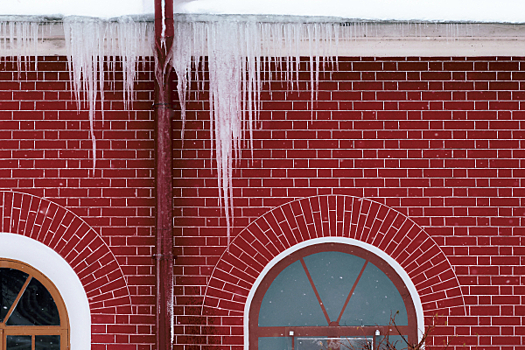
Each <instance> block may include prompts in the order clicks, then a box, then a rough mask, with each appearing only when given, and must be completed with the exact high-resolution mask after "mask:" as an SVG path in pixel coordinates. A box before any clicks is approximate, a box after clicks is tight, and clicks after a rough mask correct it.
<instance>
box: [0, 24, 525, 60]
mask: <svg viewBox="0 0 525 350" xmlns="http://www.w3.org/2000/svg"><path fill="white" fill-rule="evenodd" d="M153 20H154V17H153V15H152V14H145V15H135V16H122V17H117V18H109V19H101V18H96V17H79V16H66V17H64V16H59V15H56V16H0V56H13V55H16V52H14V51H13V50H12V49H11V48H10V45H9V40H10V37H9V34H8V33H7V32H6V30H7V29H6V28H7V27H8V26H6V24H7V23H9V22H17V23H28V22H29V23H32V24H33V25H34V24H35V23H37V24H38V25H39V26H41V27H44V28H41V30H40V32H41V33H42V35H43V40H40V41H39V42H38V43H37V44H36V45H35V46H33V47H34V48H35V50H36V51H35V52H36V55H38V56H58V55H65V54H66V52H65V44H64V29H63V23H64V21H66V22H77V21H78V22H91V21H95V22H97V21H100V22H127V21H132V22H153ZM175 21H176V22H181V23H197V22H199V23H207V22H231V23H236V22H239V23H241V22H246V23H268V24H272V23H273V24H275V25H284V24H292V23H306V24H308V23H319V24H323V23H324V24H326V23H333V24H335V25H336V27H337V25H339V27H340V28H341V32H342V33H346V34H344V35H346V37H345V36H341V37H340V38H339V43H338V51H337V53H338V55H339V56H378V57H382V56H403V57H404V56H525V24H516V23H515V24H503V23H460V22H422V21H418V22H407V21H364V20H361V19H349V18H343V17H322V16H321V17H313V16H277V15H223V14H220V15H210V14H175ZM2 23H3V27H2ZM339 27H338V28H339ZM303 46H304V50H303V51H302V52H304V54H305V56H308V54H309V52H308V47H307V46H308V45H303ZM140 54H141V55H148V56H149V55H151V54H152V53H151V52H142V53H140ZM201 54H206V53H205V52H202V53H201ZM29 55H33V53H30V54H29Z"/></svg>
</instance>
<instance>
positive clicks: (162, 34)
mask: <svg viewBox="0 0 525 350" xmlns="http://www.w3.org/2000/svg"><path fill="white" fill-rule="evenodd" d="M173 34H174V30H173V0H155V49H156V52H155V53H154V55H155V102H154V103H155V198H156V220H155V221H156V254H155V258H156V279H157V282H156V327H157V329H156V348H157V350H169V349H172V348H173V344H172V342H173V339H172V338H173V334H172V332H173V330H172V327H173V326H172V324H173V284H174V281H173V176H172V171H173V167H172V161H173V156H172V153H173V152H172V138H171V137H172V136H171V135H172V132H171V127H172V126H171V119H172V114H173V110H172V108H171V84H170V77H169V76H170V71H171V68H170V65H169V57H170V52H171V47H172V44H173Z"/></svg>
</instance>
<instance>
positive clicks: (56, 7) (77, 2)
mask: <svg viewBox="0 0 525 350" xmlns="http://www.w3.org/2000/svg"><path fill="white" fill-rule="evenodd" d="M1 1H2V6H0V15H61V16H70V15H76V16H93V17H102V18H110V17H118V16H123V15H142V14H150V13H153V4H154V0H74V1H73V0H1ZM174 6H175V12H176V13H182V14H239V15H246V14H253V15H288V16H290V15H292V16H328V17H343V18H351V19H360V20H367V21H416V22H417V21H439V22H444V21H446V22H489V23H525V1H523V0H499V1H494V0H439V1H436V0H174Z"/></svg>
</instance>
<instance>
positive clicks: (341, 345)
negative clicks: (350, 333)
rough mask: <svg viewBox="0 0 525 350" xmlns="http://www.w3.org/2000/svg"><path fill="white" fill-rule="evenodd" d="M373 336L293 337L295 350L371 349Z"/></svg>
mask: <svg viewBox="0 0 525 350" xmlns="http://www.w3.org/2000/svg"><path fill="white" fill-rule="evenodd" d="M372 345H373V338H367V337H339V338H327V337H301V338H295V350H367V349H373V346H372Z"/></svg>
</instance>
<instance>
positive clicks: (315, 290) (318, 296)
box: [299, 258, 330, 324]
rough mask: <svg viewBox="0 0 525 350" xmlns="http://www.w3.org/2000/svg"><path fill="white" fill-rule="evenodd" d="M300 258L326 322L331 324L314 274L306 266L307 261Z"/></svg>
mask: <svg viewBox="0 0 525 350" xmlns="http://www.w3.org/2000/svg"><path fill="white" fill-rule="evenodd" d="M299 260H300V261H301V265H303V269H304V272H305V273H306V277H308V281H309V282H310V285H311V286H312V289H313V290H314V293H315V296H316V298H317V301H318V302H319V306H321V309H322V310H323V314H324V317H325V318H326V323H328V324H330V316H328V312H327V311H326V308H325V307H324V304H323V301H322V300H321V296H320V295H319V292H318V291H317V288H316V287H315V284H314V280H313V279H312V276H311V275H310V271H308V268H307V267H306V263H305V262H304V260H303V258H300V259H299Z"/></svg>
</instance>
